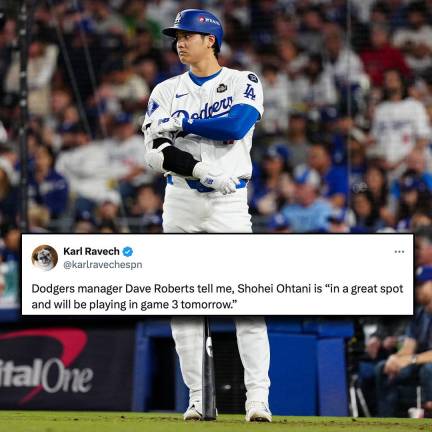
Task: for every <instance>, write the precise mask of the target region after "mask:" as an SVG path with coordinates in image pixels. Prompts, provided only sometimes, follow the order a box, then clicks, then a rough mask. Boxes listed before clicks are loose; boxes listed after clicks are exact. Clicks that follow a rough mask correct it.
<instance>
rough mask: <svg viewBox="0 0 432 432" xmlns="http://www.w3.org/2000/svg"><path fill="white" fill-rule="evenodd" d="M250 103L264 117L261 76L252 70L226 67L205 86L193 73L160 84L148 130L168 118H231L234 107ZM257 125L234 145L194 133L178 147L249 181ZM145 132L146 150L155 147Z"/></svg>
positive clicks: (180, 140) (154, 94) (152, 101)
mask: <svg viewBox="0 0 432 432" xmlns="http://www.w3.org/2000/svg"><path fill="white" fill-rule="evenodd" d="M239 104H247V105H251V106H252V107H254V108H255V109H256V110H257V111H258V112H259V114H260V116H262V114H263V112H264V108H263V90H262V86H261V82H260V81H259V79H258V77H257V76H256V75H255V74H254V73H252V72H248V71H237V70H234V69H229V68H226V67H224V68H222V70H221V72H220V73H219V74H218V75H217V76H215V77H214V78H212V79H210V80H208V81H206V82H205V83H204V84H202V85H201V86H198V85H197V84H195V83H194V82H193V81H192V79H191V77H190V75H189V73H188V72H186V73H184V74H182V75H179V76H176V77H174V78H171V79H169V80H167V81H164V82H162V83H160V84H158V85H157V86H156V87H155V88H154V90H153V92H152V94H151V96H150V100H149V104H148V109H147V113H146V116H145V120H144V128H143V130H144V133H145V127H146V126H147V125H149V124H151V123H152V122H155V121H156V122H157V121H160V120H161V119H163V118H166V117H180V118H186V119H187V120H189V121H193V120H194V119H208V118H215V117H223V116H227V115H228V113H229V111H230V109H231V107H233V106H234V105H239ZM254 128H255V127H254V126H253V127H251V128H250V129H249V131H248V132H247V133H246V135H245V136H244V137H243V138H242V139H240V140H236V141H233V142H230V143H226V142H223V141H216V140H212V139H208V138H204V137H201V136H198V135H194V134H188V135H186V136H181V135H182V133H180V136H179V137H177V138H176V140H175V144H174V145H175V146H176V147H177V148H179V149H181V150H184V151H186V152H188V153H190V154H191V155H192V156H193V157H194V158H195V159H197V160H199V161H202V162H208V163H212V164H214V165H217V166H219V167H220V168H221V169H222V170H223V171H225V172H229V173H230V174H233V175H235V176H237V177H239V178H245V179H249V178H250V177H251V174H252V162H251V158H250V150H251V147H252V135H253V131H254ZM148 135H149V134H146V133H145V144H146V149H147V150H150V149H151V146H152V140H151V137H150V136H148Z"/></svg>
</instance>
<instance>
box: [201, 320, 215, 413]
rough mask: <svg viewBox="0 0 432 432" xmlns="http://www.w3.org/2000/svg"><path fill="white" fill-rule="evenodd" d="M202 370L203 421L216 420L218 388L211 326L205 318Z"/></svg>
mask: <svg viewBox="0 0 432 432" xmlns="http://www.w3.org/2000/svg"><path fill="white" fill-rule="evenodd" d="M203 342H204V344H203V369H202V410H203V412H202V420H205V421H208V420H216V386H215V373H214V361H213V346H212V340H211V334H210V324H209V320H208V318H207V317H204V340H203Z"/></svg>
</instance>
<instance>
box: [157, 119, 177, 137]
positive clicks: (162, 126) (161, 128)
mask: <svg viewBox="0 0 432 432" xmlns="http://www.w3.org/2000/svg"><path fill="white" fill-rule="evenodd" d="M152 128H154V129H153V132H154V133H155V134H157V135H160V134H163V133H166V132H170V133H173V134H176V133H177V132H180V131H182V130H183V126H182V119H181V118H179V117H169V118H164V119H161V120H159V122H158V124H157V125H152Z"/></svg>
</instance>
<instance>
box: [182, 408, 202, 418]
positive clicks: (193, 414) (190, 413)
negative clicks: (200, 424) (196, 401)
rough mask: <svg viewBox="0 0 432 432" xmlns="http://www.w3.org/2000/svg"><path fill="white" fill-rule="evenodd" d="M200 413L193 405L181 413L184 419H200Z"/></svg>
mask: <svg viewBox="0 0 432 432" xmlns="http://www.w3.org/2000/svg"><path fill="white" fill-rule="evenodd" d="M201 418H202V414H201V413H200V412H199V411H198V409H197V408H196V407H195V405H191V406H190V407H189V408H188V409H187V410H186V412H185V413H184V414H183V419H184V420H201Z"/></svg>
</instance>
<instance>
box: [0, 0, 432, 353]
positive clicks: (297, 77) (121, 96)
mask: <svg viewBox="0 0 432 432" xmlns="http://www.w3.org/2000/svg"><path fill="white" fill-rule="evenodd" d="M17 3H18V2H14V1H5V0H3V1H2V0H0V8H1V7H2V6H3V9H2V12H0V76H1V77H3V79H2V86H1V87H0V226H1V239H0V268H3V267H1V266H5V265H6V264H7V263H15V264H16V263H17V261H18V249H19V229H18V227H17V226H18V218H19V210H20V208H19V206H20V202H21V201H20V199H21V198H22V197H21V192H20V189H19V176H20V170H21V169H22V166H21V161H20V157H19V151H18V142H19V129H18V125H19V116H20V111H19V106H20V104H19V76H20V75H19V46H18V39H17V35H18V28H17V26H18V23H17ZM185 8H205V9H210V10H211V11H212V12H214V13H215V14H216V15H217V16H219V17H220V18H221V19H222V20H223V26H224V31H225V35H224V40H223V44H222V49H221V52H220V54H219V61H220V63H221V64H222V65H223V66H227V67H233V68H236V69H243V70H251V71H254V72H256V73H258V75H259V76H260V77H261V80H262V84H263V88H264V110H265V113H264V116H263V118H262V120H261V121H260V122H259V124H258V125H257V127H256V131H255V135H254V143H253V151H252V156H253V165H254V168H253V178H252V181H251V183H250V185H249V194H250V210H251V214H252V216H253V222H254V226H255V231H258V232H294V233H299V232H319V233H321V232H324V233H325V232H330V233H343V232H356V233H369V232H395V231H397V232H420V233H423V234H421V235H419V240H418V243H419V247H418V249H417V254H418V256H417V263H418V265H421V266H426V267H427V266H432V252H431V251H432V234H431V232H432V231H431V229H432V228H431V227H432V225H431V222H432V199H431V193H432V154H431V143H432V135H431V120H432V1H431V0H422V1H418V0H415V1H409V0H377V1H375V0H351V1H347V0H261V1H257V0H249V1H248V0H236V1H234V0H208V1H187V0H186V1H176V0H154V1H144V0H46V1H40V2H37V6H36V8H35V10H34V16H33V19H32V23H31V26H30V27H31V38H30V43H29V52H28V56H29V58H28V85H29V92H28V109H29V122H28V140H27V149H28V161H27V162H28V169H29V187H28V196H29V224H30V230H31V232H76V233H95V232H104V233H116V232H161V223H162V220H161V213H162V202H163V193H164V179H163V178H162V177H161V176H160V175H158V174H157V173H155V172H152V171H151V170H149V169H148V168H147V167H146V166H145V165H144V162H143V139H142V135H141V132H140V129H141V123H142V120H143V117H144V113H145V111H146V109H147V102H148V98H149V95H150V92H151V91H152V89H153V88H154V87H155V86H156V85H157V84H158V83H160V82H161V81H163V80H165V79H167V78H169V77H171V76H173V75H176V74H179V73H183V72H184V71H185V68H184V66H183V65H182V64H181V63H180V62H179V60H178V57H177V55H176V53H175V52H174V51H173V50H172V46H171V42H170V41H169V40H168V39H167V38H163V37H162V36H161V32H160V30H161V28H163V27H166V26H170V25H172V22H173V20H174V17H175V15H176V13H177V12H178V11H179V10H181V9H185ZM1 274H3V275H4V274H6V275H7V274H8V272H7V271H0V275H1ZM3 279H4V278H3V276H0V292H1V291H2V290H4V289H5V285H6V284H5V281H4V280H3ZM431 279H432V278H431ZM393 336H394V335H393ZM373 337H378V336H377V334H374V335H373ZM385 340H386V337H382V339H380V345H379V349H381V348H382V349H384V348H385V347H386V346H385V345H382V344H383V343H384V342H385ZM395 340H396V339H392V341H393V342H395ZM368 343H369V345H368V349H371V353H372V354H371V358H373V359H377V358H378V354H377V353H378V351H377V350H376V349H375V348H376V339H373V338H372V336H371V337H370V339H369V341H368ZM395 346H396V345H395V344H393V345H392V348H395ZM371 347H372V348H371ZM431 348H432V347H431ZM375 351H376V352H375ZM369 354H370V353H369Z"/></svg>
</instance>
